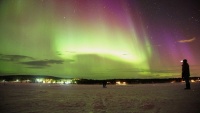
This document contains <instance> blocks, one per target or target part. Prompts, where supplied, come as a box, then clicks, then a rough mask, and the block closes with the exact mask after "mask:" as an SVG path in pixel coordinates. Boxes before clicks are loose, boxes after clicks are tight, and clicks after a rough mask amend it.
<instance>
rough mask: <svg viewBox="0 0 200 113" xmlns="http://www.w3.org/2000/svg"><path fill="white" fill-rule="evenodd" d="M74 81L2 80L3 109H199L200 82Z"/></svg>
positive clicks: (7, 112)
mask: <svg viewBox="0 0 200 113" xmlns="http://www.w3.org/2000/svg"><path fill="white" fill-rule="evenodd" d="M184 87H185V84H184V83H161V84H134V85H133V84H132V85H107V88H102V85H72V84H65V85H60V84H42V83H6V84H5V85H4V84H2V83H1V84H0V113H11V112H12V113H13V112H15V113H199V112H200V82H196V83H191V88H192V89H191V90H184Z"/></svg>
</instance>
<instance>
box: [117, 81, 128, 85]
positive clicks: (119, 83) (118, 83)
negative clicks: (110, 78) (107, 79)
mask: <svg viewBox="0 0 200 113" xmlns="http://www.w3.org/2000/svg"><path fill="white" fill-rule="evenodd" d="M116 85H126V82H120V81H117V82H116Z"/></svg>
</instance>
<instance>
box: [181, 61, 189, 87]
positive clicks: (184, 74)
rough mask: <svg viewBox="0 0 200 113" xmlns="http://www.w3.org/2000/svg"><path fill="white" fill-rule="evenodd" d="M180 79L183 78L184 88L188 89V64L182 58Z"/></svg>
mask: <svg viewBox="0 0 200 113" xmlns="http://www.w3.org/2000/svg"><path fill="white" fill-rule="evenodd" d="M182 79H183V80H185V83H186V88H185V89H190V81H189V79H190V68H189V64H188V63H187V60H186V59H184V60H183V65H182Z"/></svg>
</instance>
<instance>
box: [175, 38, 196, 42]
mask: <svg viewBox="0 0 200 113" xmlns="http://www.w3.org/2000/svg"><path fill="white" fill-rule="evenodd" d="M195 39H196V38H195V37H194V38H191V39H188V40H179V41H178V42H179V43H189V42H193V41H194V40H195Z"/></svg>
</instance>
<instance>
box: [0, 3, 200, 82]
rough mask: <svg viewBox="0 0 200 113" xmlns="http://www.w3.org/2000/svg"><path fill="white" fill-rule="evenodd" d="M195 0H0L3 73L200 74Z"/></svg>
mask: <svg viewBox="0 0 200 113" xmlns="http://www.w3.org/2000/svg"><path fill="white" fill-rule="evenodd" d="M199 51H200V3H199V2H198V0H0V75H13V74H20V75H27V74H28V75H50V76H58V77H65V78H87V79H114V78H171V77H181V65H182V63H181V62H180V61H181V60H183V59H187V60H188V63H189V65H190V71H191V76H192V77H195V76H200V52H199Z"/></svg>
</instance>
